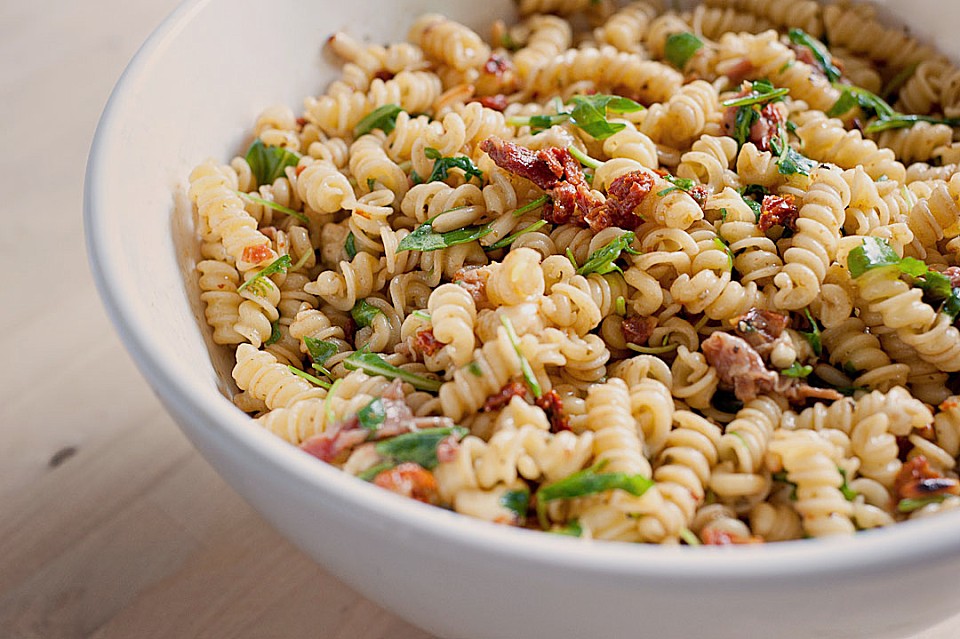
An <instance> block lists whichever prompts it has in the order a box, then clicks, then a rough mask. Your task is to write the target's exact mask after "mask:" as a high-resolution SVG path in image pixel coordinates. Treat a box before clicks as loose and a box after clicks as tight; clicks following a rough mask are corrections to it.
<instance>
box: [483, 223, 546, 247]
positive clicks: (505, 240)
mask: <svg viewBox="0 0 960 639" xmlns="http://www.w3.org/2000/svg"><path fill="white" fill-rule="evenodd" d="M546 225H547V221H546V220H538V221H536V222H534V223H533V224H531V225H530V226H528V227H526V228H523V229H520V230H519V231H517V232H516V233H513V234H512V235H508V236H507V237H505V238H502V239H500V240H498V241H496V242H494V243H493V244H491V245H490V246H487V247H485V250H487V251H495V250H496V249H502V248H505V247H507V246H510V245H511V244H513V242H514V240H516V239H517V238H518V237H520V236H521V235H524V234H526V233H532V232H534V231H537V230H540V229H541V228H543V227H544V226H546Z"/></svg>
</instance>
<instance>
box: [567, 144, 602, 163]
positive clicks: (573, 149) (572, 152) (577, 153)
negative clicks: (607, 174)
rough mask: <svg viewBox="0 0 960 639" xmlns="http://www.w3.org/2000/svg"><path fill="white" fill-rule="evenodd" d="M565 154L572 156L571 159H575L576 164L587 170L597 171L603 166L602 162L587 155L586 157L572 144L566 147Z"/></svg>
mask: <svg viewBox="0 0 960 639" xmlns="http://www.w3.org/2000/svg"><path fill="white" fill-rule="evenodd" d="M567 152H568V153H570V155H572V156H573V159H575V160H576V161H577V162H579V163H580V164H582V165H583V166H585V167H587V168H588V169H598V168H600V167H601V166H603V162H601V161H600V160H597V159H594V158H592V157H590V156H589V155H587V154H586V153H584V152H583V151H581V150H580V149H578V148H577V147H575V146H574V145H572V144H571V145H570V146H568V147H567Z"/></svg>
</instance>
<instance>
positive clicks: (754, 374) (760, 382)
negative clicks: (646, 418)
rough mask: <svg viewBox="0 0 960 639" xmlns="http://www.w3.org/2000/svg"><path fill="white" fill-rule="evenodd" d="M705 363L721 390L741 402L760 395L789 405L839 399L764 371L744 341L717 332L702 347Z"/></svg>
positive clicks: (824, 390) (827, 391)
mask: <svg viewBox="0 0 960 639" xmlns="http://www.w3.org/2000/svg"><path fill="white" fill-rule="evenodd" d="M701 348H702V349H703V355H704V357H706V359H707V362H708V363H709V364H710V365H711V366H713V367H714V368H715V369H717V373H718V374H719V376H720V386H721V387H723V388H726V389H733V393H734V395H736V396H737V399H739V400H740V401H742V402H749V401H751V400H753V399H756V398H757V396H758V395H761V394H763V393H781V394H783V395H784V397H786V398H787V400H788V401H789V402H790V403H792V404H802V403H803V402H805V401H806V400H807V399H810V398H818V399H841V398H842V397H843V395H841V394H840V393H838V392H837V391H835V390H833V389H832V388H816V387H813V386H810V385H809V384H807V383H806V382H803V381H801V380H799V379H795V378H790V377H783V376H781V375H779V374H777V373H775V372H773V371H770V370H767V368H766V367H765V366H764V363H763V359H762V358H761V357H760V354H759V353H758V352H757V351H756V350H754V348H753V347H752V346H750V344H749V343H747V341H746V340H744V339H743V338H741V337H737V336H736V335H730V334H728V333H722V332H720V331H717V332H715V333H713V334H712V335H711V336H710V337H708V338H707V339H706V340H704V341H703V344H701Z"/></svg>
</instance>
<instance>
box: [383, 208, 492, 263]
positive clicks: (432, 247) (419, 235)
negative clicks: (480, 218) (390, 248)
mask: <svg viewBox="0 0 960 639" xmlns="http://www.w3.org/2000/svg"><path fill="white" fill-rule="evenodd" d="M440 215H443V213H441V214H440ZM438 217H440V216H439V215H437V216H434V217H432V218H430V219H429V220H427V221H426V222H424V223H423V224H421V225H420V226H418V227H417V228H415V229H413V232H412V233H410V235H407V236H406V237H404V238H403V239H402V240H400V243H399V244H397V253H402V252H404V251H422V252H424V253H426V252H427V251H439V250H440V249H445V248H450V247H451V246H456V245H457V244H466V243H468V242H473V241H474V240H479V239H480V238H481V237H484V236H485V235H489V234H490V233H493V227H492V226H490V225H489V224H480V225H477V226H467V227H465V228H462V229H456V230H453V231H447V232H446V233H437V232H435V231H434V230H433V221H434V220H436V219H437V218H438Z"/></svg>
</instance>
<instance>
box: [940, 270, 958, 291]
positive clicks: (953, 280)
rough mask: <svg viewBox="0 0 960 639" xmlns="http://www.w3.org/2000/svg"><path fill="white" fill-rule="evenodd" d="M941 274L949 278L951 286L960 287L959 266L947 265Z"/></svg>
mask: <svg viewBox="0 0 960 639" xmlns="http://www.w3.org/2000/svg"><path fill="white" fill-rule="evenodd" d="M943 274H944V275H946V276H947V277H948V278H949V279H950V286H951V287H952V288H960V266H948V267H947V268H945V269H944V270H943Z"/></svg>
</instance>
